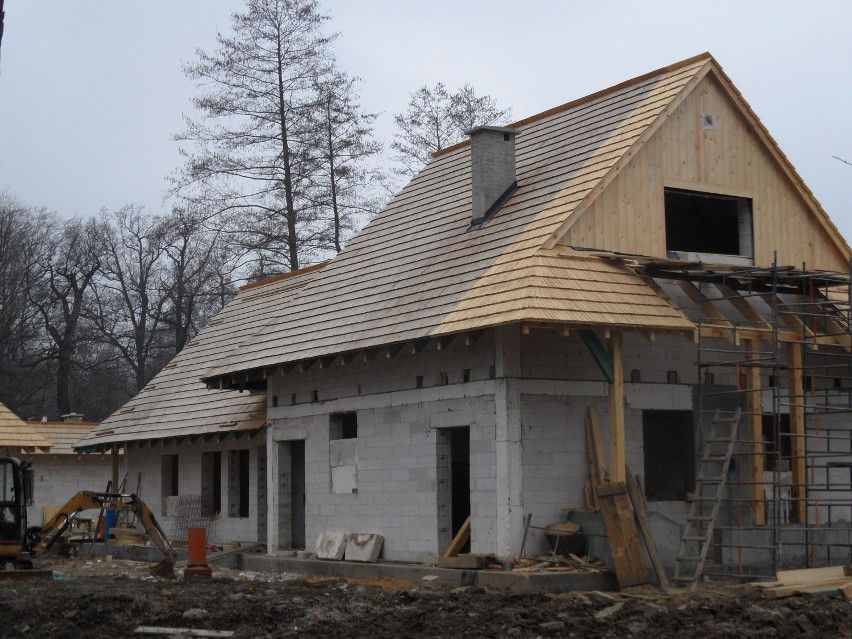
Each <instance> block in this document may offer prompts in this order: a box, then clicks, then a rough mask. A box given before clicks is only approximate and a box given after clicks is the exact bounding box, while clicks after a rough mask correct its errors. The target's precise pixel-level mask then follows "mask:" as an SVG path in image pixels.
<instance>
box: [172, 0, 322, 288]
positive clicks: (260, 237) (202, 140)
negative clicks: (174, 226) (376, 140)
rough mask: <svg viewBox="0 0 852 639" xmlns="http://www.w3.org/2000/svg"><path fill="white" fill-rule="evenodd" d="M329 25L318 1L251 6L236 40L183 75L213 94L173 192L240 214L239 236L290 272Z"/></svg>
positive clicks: (202, 55) (236, 19)
mask: <svg viewBox="0 0 852 639" xmlns="http://www.w3.org/2000/svg"><path fill="white" fill-rule="evenodd" d="M326 20H327V16H325V15H323V14H322V13H320V11H319V9H318V6H317V3H316V1H315V0H248V1H247V6H246V10H245V12H244V13H235V14H233V16H232V26H233V37H225V36H223V35H221V34H220V35H219V36H218V38H217V42H218V48H217V50H216V52H215V53H213V54H208V53H206V52H204V51H202V50H198V51H197V53H196V54H197V57H198V60H197V62H195V63H193V64H189V65H187V66H186V67H185V73H186V74H187V76H188V77H189V78H191V79H192V80H195V81H196V82H198V83H199V85H200V86H203V87H205V88H204V90H203V92H202V93H201V94H200V95H198V96H197V97H196V98H195V99H194V100H193V104H194V106H195V108H196V109H197V110H198V112H199V113H200V119H198V120H193V119H190V118H185V121H186V130H185V131H184V132H183V133H181V134H179V135H177V136H176V139H177V140H178V141H182V142H187V143H190V146H192V147H193V148H192V150H186V149H183V150H182V152H183V154H184V156H185V160H186V162H185V166H184V169H183V170H182V172H181V173H180V174H179V175H177V176H176V177H175V189H174V192H175V193H177V194H179V195H181V196H183V197H186V198H188V199H190V200H192V201H193V202H195V203H196V204H198V205H201V206H202V207H204V208H212V209H213V210H215V211H223V212H224V211H231V212H234V211H237V212H239V216H238V217H232V218H231V222H232V223H231V226H232V229H234V230H237V231H241V233H240V236H241V237H242V238H243V239H250V240H252V241H254V242H255V243H256V247H255V248H257V249H258V250H259V251H260V252H262V253H265V254H267V255H268V256H270V257H269V258H268V259H271V260H272V261H277V262H278V263H279V264H281V265H284V266H286V267H287V268H289V269H297V268H299V264H300V261H301V255H300V248H301V237H300V233H301V232H302V231H303V230H304V229H305V228H306V227H309V226H310V223H311V220H310V219H309V218H310V215H311V211H312V209H311V208H310V206H309V200H306V193H305V191H306V190H307V188H308V187H309V181H308V178H309V177H310V175H311V173H312V172H313V171H314V170H315V167H316V165H315V161H314V157H313V153H312V149H311V144H310V142H311V138H312V132H311V131H310V130H309V122H310V118H309V115H310V111H311V109H312V108H315V105H316V97H315V95H314V93H313V91H312V87H313V85H314V83H315V80H316V78H318V77H320V76H322V75H323V73H324V72H325V70H326V68H327V66H328V64H329V60H328V53H327V48H328V44H329V42H330V40H331V37H329V36H327V35H324V34H323V33H322V32H321V27H322V25H323V23H324V22H325V21H326ZM279 270H280V269H279ZM261 271H263V269H261ZM264 274H265V273H264Z"/></svg>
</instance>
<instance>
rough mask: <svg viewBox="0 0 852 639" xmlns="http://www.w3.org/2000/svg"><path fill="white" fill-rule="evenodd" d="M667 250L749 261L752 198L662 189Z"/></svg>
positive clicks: (691, 256) (672, 253)
mask: <svg viewBox="0 0 852 639" xmlns="http://www.w3.org/2000/svg"><path fill="white" fill-rule="evenodd" d="M665 207H666V251H667V252H668V254H669V256H670V257H678V258H681V259H706V256H707V255H715V256H733V257H735V258H738V259H735V260H724V261H734V262H741V261H743V260H745V263H748V264H750V263H751V260H752V258H753V257H754V247H753V242H752V206H751V198H746V197H735V196H731V195H717V194H713V193H702V192H699V191H685V190H681V189H666V190H665Z"/></svg>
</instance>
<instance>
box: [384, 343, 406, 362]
mask: <svg viewBox="0 0 852 639" xmlns="http://www.w3.org/2000/svg"><path fill="white" fill-rule="evenodd" d="M403 346H405V342H399V343H398V344H388V346H387V349H388V350H387V353H385V357H387V358H388V359H390V358H391V357H396V356H397V354H398V353H399V352H400V351H401V350H402V347H403Z"/></svg>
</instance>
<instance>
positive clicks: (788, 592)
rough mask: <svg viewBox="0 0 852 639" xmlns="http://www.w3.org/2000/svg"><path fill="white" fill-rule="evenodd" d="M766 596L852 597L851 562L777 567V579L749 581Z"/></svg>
mask: <svg viewBox="0 0 852 639" xmlns="http://www.w3.org/2000/svg"><path fill="white" fill-rule="evenodd" d="M748 587H749V588H759V589H761V590H763V594H764V595H766V596H767V597H773V598H781V597H792V596H794V595H802V596H803V597H836V598H841V597H842V598H843V599H847V600H852V565H847V566H828V567H826V568H803V569H801V570H780V571H778V574H777V575H776V581H768V582H760V581H756V582H752V583H750V584H748Z"/></svg>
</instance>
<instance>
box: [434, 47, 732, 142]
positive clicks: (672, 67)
mask: <svg viewBox="0 0 852 639" xmlns="http://www.w3.org/2000/svg"><path fill="white" fill-rule="evenodd" d="M702 60H704V61H707V60H710V61H713V62H715V60H714V59H713V56H712V55H711V54H710V53H709V52H708V51H705V52H704V53H700V54H698V55H694V56H692V57H691V58H686V59H685V60H681V61H680V62H675V63H674V64H669V65H666V66H664V67H660V68H659V69H655V70H654V71H648V72H647V73H643V74H642V75H638V76H636V77H635V78H631V79H630V80H625V81H624V82H619V83H618V84H614V85H612V86H610V87H607V88H606V89H601V90H600V91H595V92H594V93H590V94H588V95H585V96H583V97H580V98H577V99H575V100H571V101H570V102H565V103H564V104H560V105H559V106H555V107H552V108H550V109H547V110H545V111H542V112H541V113H536V114H535V115H531V116H529V117H526V118H523V119H522V120H517V121H516V122H512V123H511V124H507V125H506V127H507V128H517V127H522V126H526V125H527V124H531V123H533V122H538V121H539V120H543V119H544V118H548V117H550V116H552V115H556V114H557V113H562V112H564V111H568V110H569V109H573V108H575V107H577V106H580V105H581V104H585V103H587V102H591V101H593V100H597V99H598V98H601V97H603V96H605V95H608V94H610V93H616V92H618V91H621V90H622V89H625V88H627V87H629V86H631V85H633V84H638V83H640V82H643V81H645V80H648V79H650V78H653V77H654V76H657V75H660V74H663V73H671V72H672V71H677V70H678V69H682V68H683V67H687V66H689V65H690V64H694V63H696V62H699V61H702ZM717 65H718V63H717ZM469 144H470V140H462V141H461V142H457V143H456V144H453V145H451V146H448V147H445V148H443V149H439V150H437V151H435V152H434V153H433V154H432V157H433V158H437V157H441V156H443V155H446V154H448V153H451V152H453V151H455V150H457V149H460V148H463V147H465V146H467V145H469Z"/></svg>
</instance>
